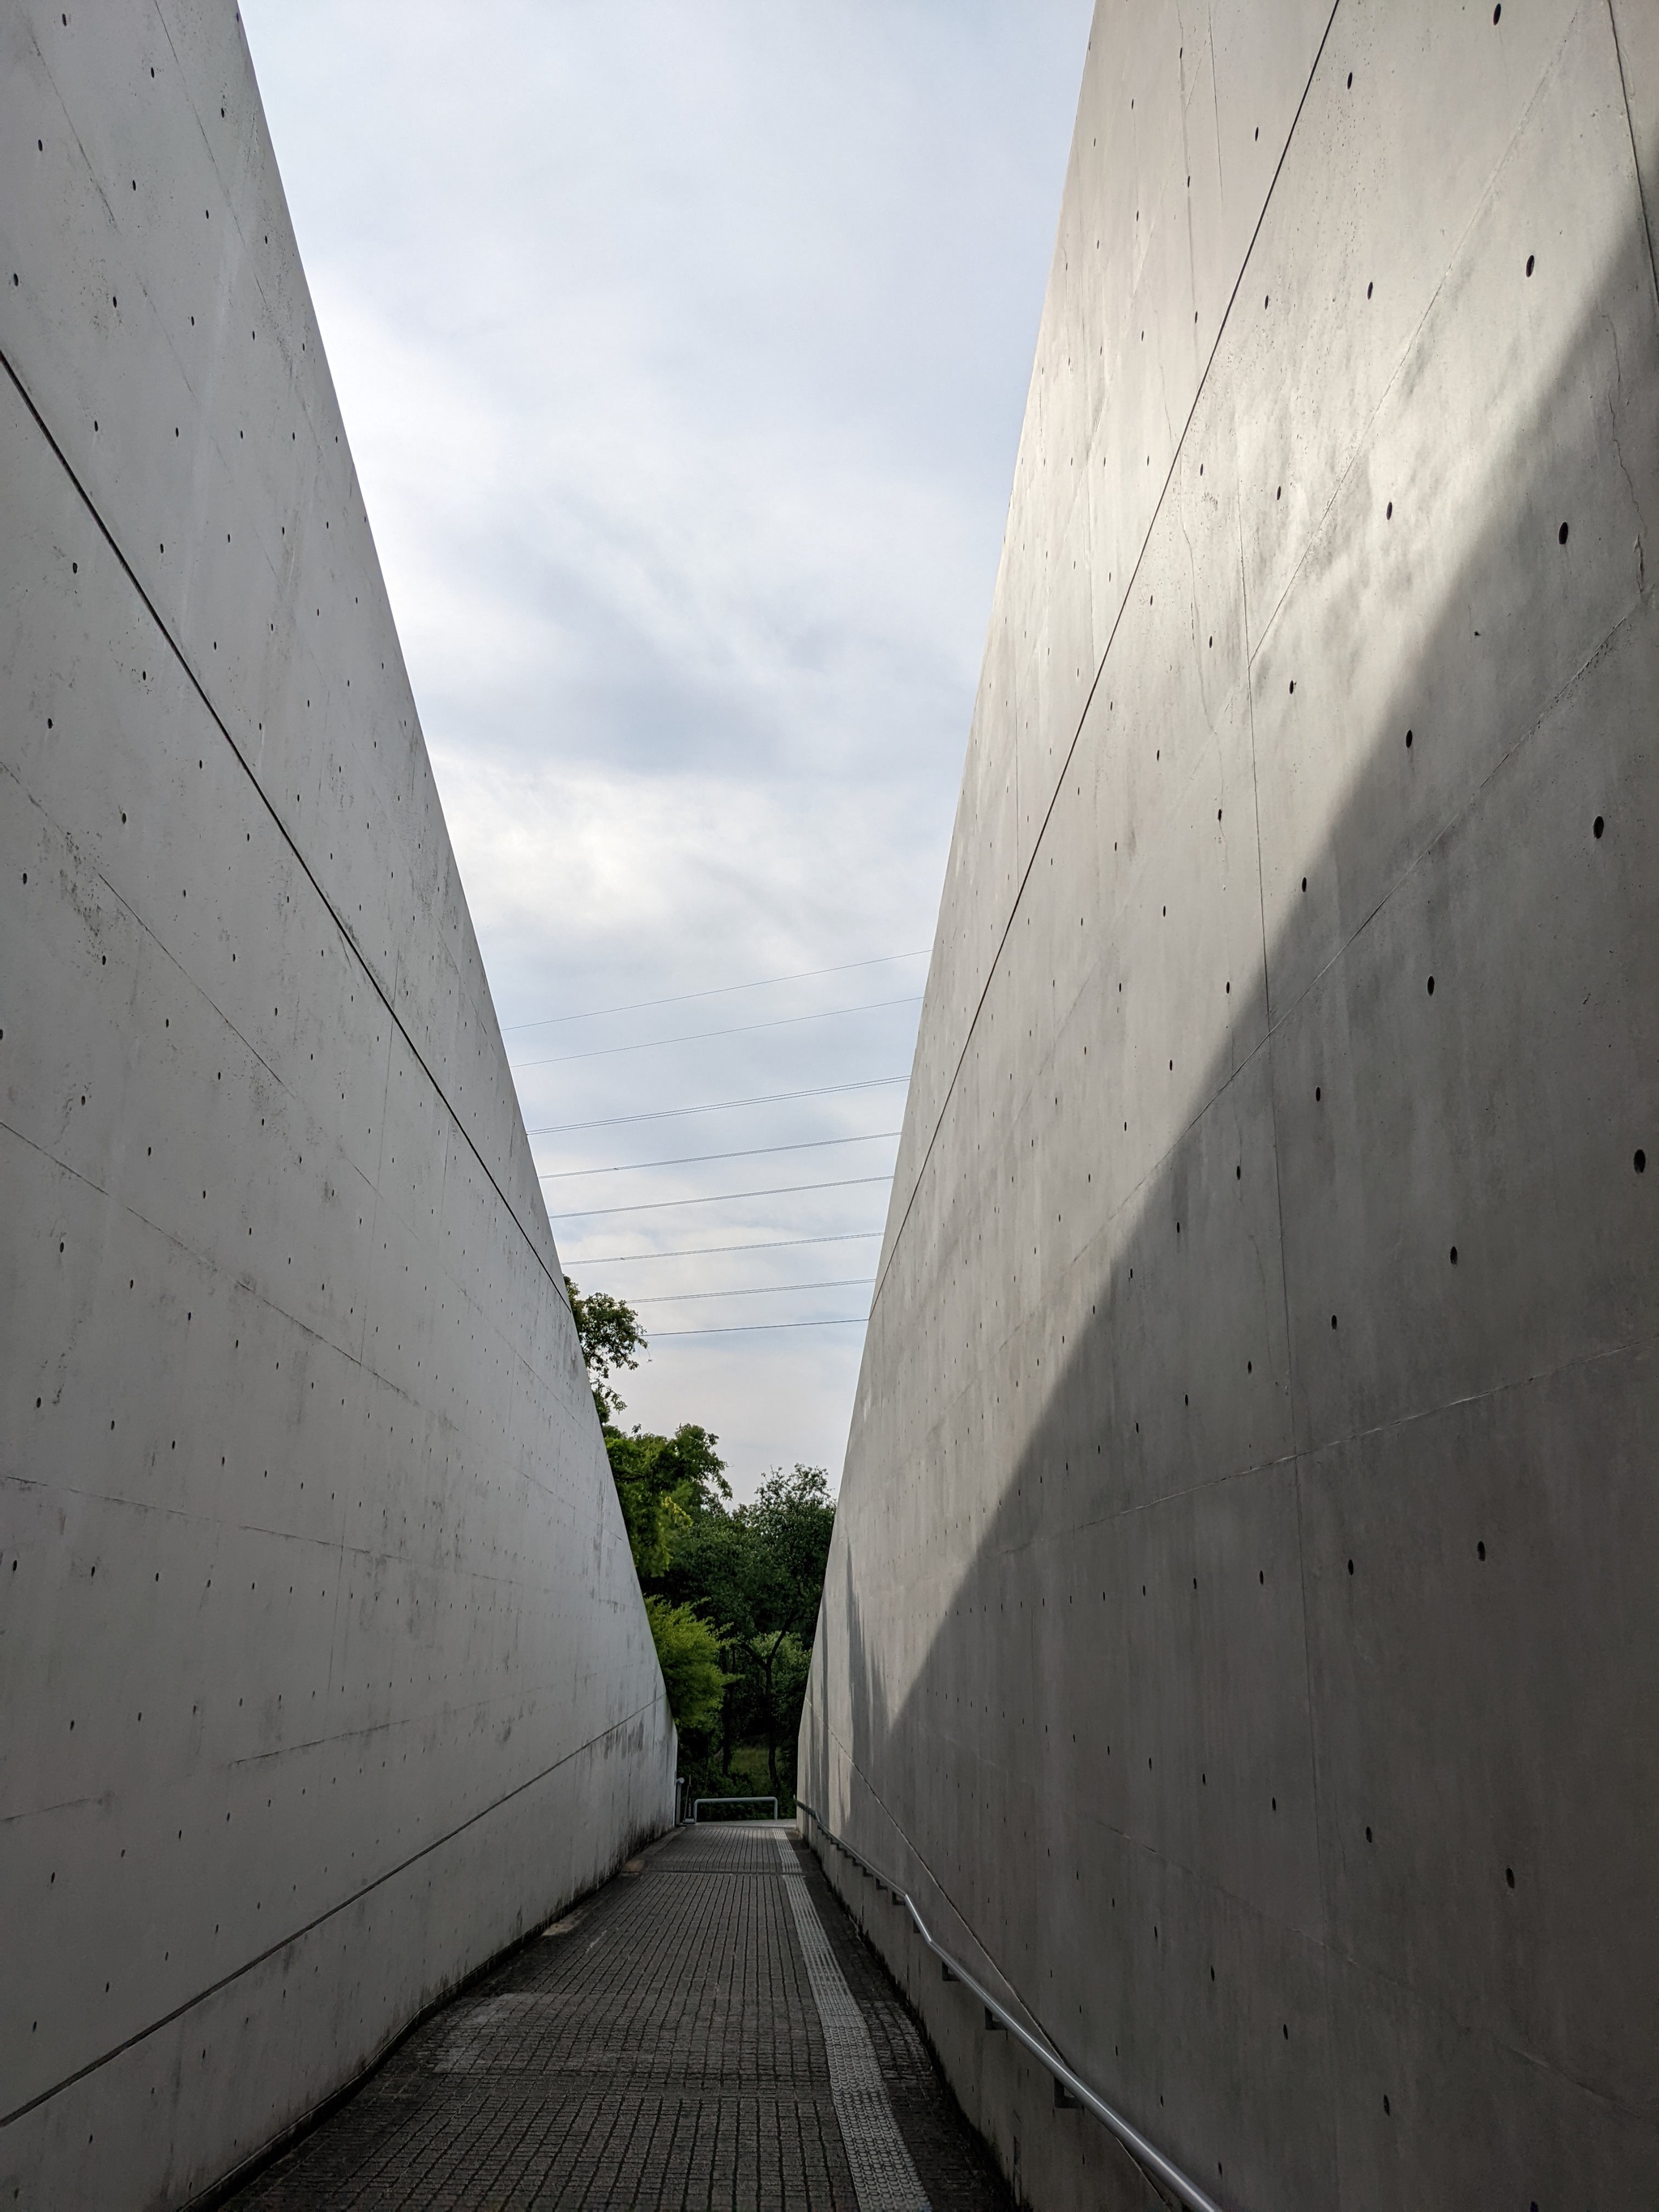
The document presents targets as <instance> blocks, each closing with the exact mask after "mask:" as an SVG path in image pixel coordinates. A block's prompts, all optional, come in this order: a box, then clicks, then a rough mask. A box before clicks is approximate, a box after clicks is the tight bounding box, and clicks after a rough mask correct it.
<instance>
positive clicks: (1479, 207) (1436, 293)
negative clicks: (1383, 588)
mask: <svg viewBox="0 0 1659 2212" xmlns="http://www.w3.org/2000/svg"><path fill="white" fill-rule="evenodd" d="M1570 38H1571V26H1569V27H1568V29H1567V30H1566V31H1565V32H1564V33H1563V34H1562V39H1561V44H1560V45H1559V46H1558V47H1557V48H1556V50H1555V52H1554V53H1553V55H1552V56H1551V58H1550V60H1549V64H1548V66H1547V68H1546V69H1544V70H1542V71H1541V73H1540V76H1539V79H1538V82H1537V83H1536V85H1534V88H1533V94H1532V97H1531V99H1530V100H1528V102H1527V104H1526V106H1525V107H1524V108H1522V111H1521V113H1520V115H1519V116H1518V117H1517V118H1516V125H1515V129H1514V130H1513V131H1512V132H1511V133H1510V142H1509V144H1508V145H1507V146H1505V147H1504V151H1503V152H1502V154H1500V155H1498V160H1497V161H1496V162H1495V163H1494V165H1493V167H1492V177H1491V179H1490V181H1489V182H1488V184H1487V185H1486V191H1484V192H1482V193H1481V195H1480V198H1479V199H1478V200H1477V201H1476V202H1475V204H1474V207H1473V208H1472V209H1471V210H1470V211H1469V219H1468V222H1466V223H1465V224H1464V226H1463V228H1462V231H1461V232H1460V234H1458V237H1457V238H1456V240H1455V242H1454V243H1453V245H1452V246H1451V247H1450V249H1449V251H1448V252H1447V255H1446V259H1445V267H1444V269H1443V270H1442V272H1441V276H1440V281H1439V283H1437V284H1436V286H1435V288H1434V289H1433V291H1431V293H1430V295H1429V296H1428V298H1427V300H1425V302H1424V304H1423V312H1422V313H1421V314H1420V315H1419V317H1418V319H1417V322H1416V325H1415V326H1414V327H1413V330H1412V331H1411V332H1410V334H1409V335H1408V337H1407V339H1406V341H1405V343H1404V344H1403V345H1402V346H1401V352H1400V360H1399V362H1396V363H1395V371H1394V374H1393V375H1392V376H1390V377H1389V380H1388V382H1387V383H1386V384H1385V385H1384V386H1383V389H1382V390H1381V392H1378V394H1377V396H1376V405H1375V406H1374V407H1373V408H1372V410H1371V411H1370V415H1369V416H1367V417H1366V421H1365V430H1366V431H1367V432H1369V431H1370V428H1371V427H1372V425H1373V424H1374V423H1375V422H1376V418H1377V416H1379V415H1380V414H1381V413H1382V412H1383V408H1384V407H1385V406H1386V405H1387V404H1388V401H1389V396H1390V394H1391V393H1392V392H1393V391H1394V389H1395V383H1396V381H1397V380H1398V378H1399V375H1400V371H1401V367H1403V365H1404V364H1405V363H1406V362H1407V361H1409V360H1410V358H1411V356H1412V353H1413V349H1414V348H1415V347H1416V345H1417V343H1418V342H1419V339H1420V338H1421V337H1422V334H1423V331H1424V330H1425V328H1426V326H1427V325H1428V323H1429V320H1430V318H1431V316H1432V315H1433V313H1434V311H1435V309H1436V307H1437V306H1438V304H1439V301H1440V297H1441V295H1442V293H1443V291H1444V290H1445V289H1446V276H1447V274H1448V273H1449V271H1450V270H1452V269H1454V268H1455V266H1456V265H1457V263H1458V259H1459V257H1460V256H1461V255H1462V251H1463V248H1464V246H1465V245H1466V244H1467V243H1468V240H1469V239H1470V237H1471V236H1472V235H1473V234H1474V231H1475V229H1476V228H1477V227H1478V225H1479V223H1480V218H1481V216H1483V215H1484V214H1485V212H1486V209H1487V207H1488V206H1489V205H1490V204H1491V201H1492V194H1493V192H1494V191H1496V189H1497V184H1498V178H1499V177H1500V176H1501V174H1502V173H1503V170H1504V163H1505V162H1506V161H1508V160H1509V158H1510V154H1511V153H1512V152H1513V151H1514V149H1515V148H1516V144H1517V143H1518V142H1519V141H1520V139H1521V138H1522V136H1523V134H1524V133H1525V131H1526V128H1527V125H1528V122H1529V121H1530V120H1531V118H1532V112H1533V110H1534V107H1536V106H1537V105H1538V102H1539V100H1541V98H1542V97H1543V94H1544V92H1545V89H1546V88H1547V85H1548V83H1549V81H1550V78H1551V76H1553V73H1554V71H1555V70H1556V67H1557V66H1558V64H1559V62H1560V59H1561V56H1562V54H1563V53H1564V52H1565V50H1566V46H1567V42H1568V40H1569V39H1570ZM1613 44H1614V50H1615V52H1616V51H1617V46H1618V40H1617V35H1616V34H1615V37H1614V41H1613ZM1620 90H1621V91H1622V90H1623V69H1622V64H1621V66H1620ZM1625 120H1626V125H1628V124H1629V122H1630V108H1629V102H1628V100H1626V110H1625ZM1634 144H1635V141H1634V138H1633V137H1632V149H1634ZM1637 184H1638V190H1639V187H1640V184H1641V172H1640V170H1639V169H1638V171H1637ZM1643 215H1644V221H1645V217H1646V210H1645V208H1644V210H1643ZM1651 242H1652V241H1651V238H1650V241H1649V243H1650V247H1651ZM1365 450H1366V442H1365V438H1364V435H1361V436H1359V437H1358V438H1356V440H1355V442H1354V454H1355V459H1353V460H1352V461H1350V462H1349V464H1348V466H1347V467H1346V469H1345V470H1344V471H1342V474H1341V475H1340V477H1338V478H1337V479H1336V481H1335V483H1334V484H1333V485H1332V487H1331V495H1330V497H1329V499H1328V500H1327V501H1326V502H1325V506H1324V507H1323V509H1322V511H1321V513H1320V514H1319V516H1318V518H1317V520H1315V521H1313V522H1311V523H1310V526H1309V529H1308V533H1307V539H1306V542H1305V544H1304V546H1303V549H1302V552H1301V554H1300V556H1298V558H1297V560H1296V562H1294V563H1293V564H1292V566H1291V570H1290V573H1289V574H1287V575H1286V577H1285V582H1284V586H1283V588H1282V589H1281V591H1280V592H1279V597H1278V598H1277V599H1275V600H1274V601H1273V611H1272V612H1271V613H1270V614H1269V615H1268V616H1267V618H1266V620H1265V621H1264V622H1263V623H1262V625H1261V640H1262V641H1263V642H1265V641H1266V639H1267V633H1268V631H1269V630H1270V629H1272V628H1273V624H1274V623H1276V622H1277V621H1278V619H1279V609H1280V608H1281V607H1282V606H1283V605H1284V604H1285V600H1286V599H1289V597H1290V595H1291V592H1292V591H1293V590H1294V589H1295V587H1296V585H1297V580H1299V578H1300V577H1301V575H1302V572H1303V570H1304V568H1305V567H1306V565H1307V562H1308V556H1309V555H1310V552H1312V550H1314V548H1315V547H1316V545H1317V544H1318V543H1319V538H1320V532H1321V531H1322V529H1323V527H1324V526H1325V524H1326V522H1327V521H1328V519H1329V517H1330V515H1331V513H1333V512H1334V509H1335V508H1336V507H1337V506H1338V505H1339V503H1340V500H1341V497H1342V494H1343V492H1344V490H1345V489H1346V487H1347V485H1348V483H1349V482H1350V480H1351V479H1352V475H1353V471H1354V469H1355V467H1356V465H1357V464H1358V456H1359V454H1361V453H1364V451H1365ZM1239 527H1240V530H1241V532H1242V531H1243V517H1242V516H1241V518H1240V521H1239ZM1244 635H1245V639H1246V641H1247V643H1246V655H1247V664H1248V665H1249V668H1251V669H1252V670H1254V668H1255V664H1256V659H1257V649H1256V648H1255V647H1250V646H1249V643H1248V641H1249V635H1250V631H1249V618H1248V616H1247V617H1246V623H1245V630H1244ZM1252 696H1253V697H1254V694H1252Z"/></svg>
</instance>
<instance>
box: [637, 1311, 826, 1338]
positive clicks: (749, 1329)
mask: <svg viewBox="0 0 1659 2212" xmlns="http://www.w3.org/2000/svg"><path fill="white" fill-rule="evenodd" d="M869 1318H870V1316H868V1315H867V1314H840V1315H837V1316H836V1318H835V1319H834V1320H833V1321H747V1322H739V1323H738V1325H737V1326H736V1327H735V1328H659V1330H658V1331H657V1333H656V1337H653V1340H652V1341H653V1343H654V1342H656V1341H657V1340H658V1339H659V1338H661V1337H665V1336H752V1335H754V1334H755V1333H756V1331H757V1330H758V1329H763V1328H863V1327H864V1326H865V1324H866V1322H867V1321H868V1320H869Z"/></svg>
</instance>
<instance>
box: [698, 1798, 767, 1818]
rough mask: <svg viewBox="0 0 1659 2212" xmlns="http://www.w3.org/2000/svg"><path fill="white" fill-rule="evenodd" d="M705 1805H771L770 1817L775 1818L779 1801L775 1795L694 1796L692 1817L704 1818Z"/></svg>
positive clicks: (755, 1816) (750, 1815)
mask: <svg viewBox="0 0 1659 2212" xmlns="http://www.w3.org/2000/svg"><path fill="white" fill-rule="evenodd" d="M705 1805H769V1806H770V1807H771V1808H772V1811H771V1814H770V1816H769V1817H770V1818H771V1819H773V1820H776V1819H777V1817H778V1801H777V1799H776V1798H775V1797H694V1798H693V1799H692V1800H691V1818H692V1819H693V1820H702V1808H703V1807H704V1806H705ZM745 1817H747V1818H750V1819H754V1818H757V1815H755V1814H749V1815H747V1816H745Z"/></svg>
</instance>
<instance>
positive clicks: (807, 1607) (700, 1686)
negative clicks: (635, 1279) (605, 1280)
mask: <svg viewBox="0 0 1659 2212" xmlns="http://www.w3.org/2000/svg"><path fill="white" fill-rule="evenodd" d="M565 1280H566V1285H567V1287H568V1291H569V1292H570V1307H571V1311H572V1313H573V1314H574V1316H575V1322H576V1330H577V1334H578V1335H579V1337H580V1340H581V1347H582V1353H583V1357H584V1358H585V1359H586V1362H587V1372H588V1380H589V1382H590V1383H591V1385H592V1391H593V1402H594V1405H595V1406H596V1407H598V1409H599V1419H600V1424H601V1426H602V1428H603V1431H604V1435H605V1451H606V1453H607V1455H608V1456H609V1458H610V1462H611V1474H612V1477H613V1478H614V1480H615V1482H616V1486H617V1499H618V1501H619V1503H620V1504H621V1506H622V1513H623V1523H624V1525H625V1526H626V1528H627V1530H628V1541H629V1548H630V1549H631V1551H632V1553H633V1555H634V1564H635V1568H636V1569H637V1571H638V1573H639V1577H640V1584H641V1589H642V1590H643V1591H644V1592H645V1598H646V1610H647V1615H648V1617H649V1619H650V1621H651V1632H652V1635H653V1638H654V1639H655V1642H656V1646H657V1656H658V1659H659V1662H660V1663H661V1666H662V1670H663V1680H664V1681H665V1683H666V1684H667V1686H668V1695H669V1704H670V1706H671V1710H672V1711H673V1714H674V1719H675V1723H676V1724H677V1726H678V1728H679V1729H680V1730H681V1733H682V1736H683V1737H684V1739H685V1741H684V1760H685V1770H686V1771H687V1772H688V1774H690V1775H691V1776H692V1777H693V1778H694V1780H696V1782H698V1783H708V1784H712V1783H714V1782H716V1781H717V1780H719V1779H720V1778H725V1779H726V1786H727V1787H728V1788H730V1786H731V1778H732V1767H733V1761H734V1759H736V1758H737V1757H738V1754H739V1753H741V1755H742V1765H744V1767H745V1768H747V1769H748V1770H749V1771H748V1772H747V1773H746V1774H745V1775H744V1777H743V1778H741V1779H739V1780H738V1785H737V1786H738V1788H739V1789H744V1788H747V1789H754V1788H756V1787H757V1785H758V1781H759V1777H758V1774H757V1772H755V1771H754V1769H755V1765H756V1763H757V1761H758V1759H759V1756H760V1747H761V1746H762V1745H764V1747H765V1757H766V1771H767V1775H768V1777H769V1781H770V1784H771V1787H772V1790H774V1791H775V1793H776V1795H777V1796H779V1797H780V1798H783V1799H786V1800H787V1797H788V1796H789V1795H790V1793H791V1791H792V1790H793V1781H794V1742H795V1737H796V1735H797V1734H798V1732H799V1726H800V1711H801V1702H802V1699H803V1698H804V1696H805V1688H806V1676H807V1669H808V1668H809V1666H810V1664H811V1650H812V1635H813V1631H814V1629H815V1627H816V1626H817V1611H818V1601H819V1597H820V1595H821V1594H822V1592H823V1572H824V1566H825V1563H826V1561H827V1559H828V1557H829V1536H830V1531H831V1530H832V1529H833V1528H834V1527H835V1520H836V1508H835V1503H834V1500H833V1499H832V1498H830V1495H829V1480H828V1478H827V1477H826V1475H825V1474H824V1472H823V1468H816V1467H802V1466H796V1467H795V1468H793V1469H791V1470H790V1471H789V1472H787V1473H786V1472H785V1471H784V1470H783V1469H782V1468H773V1469H772V1471H771V1473H770V1474H768V1475H767V1476H766V1477H765V1478H764V1480H763V1481H762V1483H761V1486H760V1487H759V1489H758V1490H757V1492H756V1494H755V1496H754V1498H753V1499H752V1500H751V1501H750V1503H749V1504H747V1505H739V1506H736V1507H733V1506H732V1503H731V1498H732V1492H731V1488H730V1486H729V1485H728V1484H727V1482H726V1470H725V1466H724V1463H723V1462H722V1461H721V1459H720V1452H719V1449H718V1446H719V1442H720V1440H719V1438H718V1437H714V1436H711V1435H710V1434H709V1432H708V1430H707V1429H703V1428H700V1427H698V1426H697V1425H696V1423H695V1422H691V1421H686V1422H683V1423H682V1424H681V1425H680V1426H679V1427H678V1429H676V1430H675V1431H674V1433H673V1435H672V1436H671V1437H663V1436H655V1435H651V1434H647V1433H646V1432H644V1431H641V1430H640V1429H638V1428H635V1429H632V1430H627V1431H624V1430H623V1429H620V1428H618V1427H617V1426H616V1425H615V1420H614V1416H615V1415H616V1414H617V1413H619V1412H620V1411H621V1410H622V1408H623V1401H622V1398H621V1396H620V1395H619V1394H618V1393H617V1389H616V1386H615V1383H614V1382H613V1380H612V1377H613V1376H615V1375H616V1374H617V1371H618V1370H621V1369H623V1368H632V1367H634V1366H635V1365H637V1364H638V1355H639V1353H640V1352H641V1351H642V1350H643V1349H644V1348H645V1343H646V1334H645V1330H644V1329H643V1328H642V1327H641V1324H640V1320H639V1316H638V1315H637V1314H635V1311H634V1310H633V1308H632V1307H631V1306H629V1305H627V1304H624V1303H623V1300H622V1299H620V1298H614V1297H611V1296H610V1295H609V1294H608V1293H606V1292H604V1291H598V1292H595V1293H594V1294H593V1295H592V1297H583V1296H582V1295H581V1293H580V1291H578V1289H577V1288H576V1285H574V1283H573V1282H571V1281H570V1279H569V1278H568V1276H567V1277H566V1279H565ZM781 1747H782V1753H783V1757H782V1766H781V1765H780V1748H781ZM785 1770H787V1771H785Z"/></svg>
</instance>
